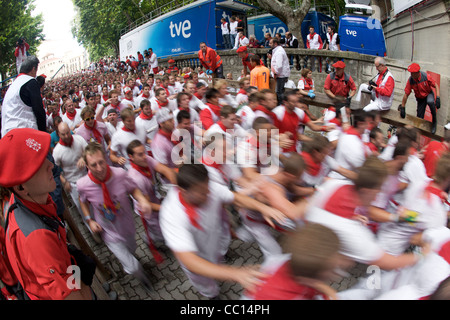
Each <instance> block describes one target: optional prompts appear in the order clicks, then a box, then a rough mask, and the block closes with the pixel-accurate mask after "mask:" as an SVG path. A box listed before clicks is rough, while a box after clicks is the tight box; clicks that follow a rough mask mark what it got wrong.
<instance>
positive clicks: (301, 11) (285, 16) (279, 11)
mask: <svg viewBox="0 0 450 320" xmlns="http://www.w3.org/2000/svg"><path fill="white" fill-rule="evenodd" d="M258 4H259V5H260V6H261V7H262V8H263V9H264V10H266V11H267V12H269V13H271V14H272V15H274V16H275V17H277V18H278V19H280V20H281V21H283V22H284V23H285V24H286V25H287V27H288V29H289V31H290V32H292V34H293V35H294V36H296V37H297V39H298V46H299V48H304V46H305V45H304V42H303V39H302V36H301V35H302V32H301V25H302V22H303V19H304V18H305V16H306V14H307V13H308V11H309V8H310V7H311V0H303V1H302V3H301V5H300V7H299V8H298V9H294V8H292V7H291V6H290V5H289V3H287V2H282V1H279V0H259V1H258Z"/></svg>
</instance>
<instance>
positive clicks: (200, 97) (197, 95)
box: [194, 92, 203, 100]
mask: <svg viewBox="0 0 450 320" xmlns="http://www.w3.org/2000/svg"><path fill="white" fill-rule="evenodd" d="M194 96H196V97H197V98H198V100H202V99H203V97H202V96H201V95H200V94H199V93H198V92H196V93H194Z"/></svg>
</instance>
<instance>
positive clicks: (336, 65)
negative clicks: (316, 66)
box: [333, 61, 345, 69]
mask: <svg viewBox="0 0 450 320" xmlns="http://www.w3.org/2000/svg"><path fill="white" fill-rule="evenodd" d="M333 67H334V68H341V69H344V68H345V63H344V62H342V61H338V62H336V63H335V64H333Z"/></svg>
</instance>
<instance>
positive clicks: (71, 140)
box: [58, 135, 73, 148]
mask: <svg viewBox="0 0 450 320" xmlns="http://www.w3.org/2000/svg"><path fill="white" fill-rule="evenodd" d="M58 143H59V144H60V145H62V146H65V147H69V148H71V147H72V143H73V136H72V135H71V136H70V142H69V143H65V142H64V141H63V140H62V139H61V138H59V141H58Z"/></svg>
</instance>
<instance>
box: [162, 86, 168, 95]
mask: <svg viewBox="0 0 450 320" xmlns="http://www.w3.org/2000/svg"><path fill="white" fill-rule="evenodd" d="M161 88H163V89H164V90H166V93H167V96H170V92H169V89H167V88H166V87H164V86H163V85H161Z"/></svg>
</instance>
